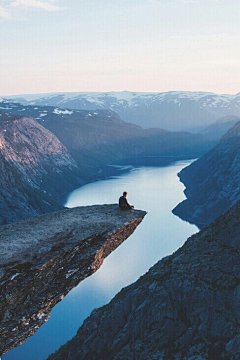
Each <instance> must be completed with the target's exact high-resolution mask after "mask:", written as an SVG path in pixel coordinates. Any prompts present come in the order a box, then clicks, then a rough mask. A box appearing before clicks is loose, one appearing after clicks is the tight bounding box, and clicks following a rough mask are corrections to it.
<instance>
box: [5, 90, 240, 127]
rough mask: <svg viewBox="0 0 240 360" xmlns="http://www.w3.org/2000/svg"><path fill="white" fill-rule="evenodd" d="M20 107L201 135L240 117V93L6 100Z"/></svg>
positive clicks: (87, 94)
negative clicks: (109, 114) (113, 117)
mask: <svg viewBox="0 0 240 360" xmlns="http://www.w3.org/2000/svg"><path fill="white" fill-rule="evenodd" d="M6 98H8V99H12V100H14V101H15V102H20V103H22V104H24V105H41V106H55V107H61V108H70V109H76V110H98V109H105V110H112V111H115V112H116V113H117V114H118V115H119V116H120V117H121V118H122V119H123V120H125V121H127V122H130V123H133V124H136V125H140V126H142V127H144V128H155V127H160V128H163V129H166V130H171V131H192V132H198V131H202V130H203V129H204V128H206V127H207V126H208V125H210V124H211V123H213V122H214V121H216V120H217V119H219V118H221V117H223V116H229V115H234V116H240V93H238V94H236V95H226V94H223V95H219V94H214V93H211V92H190V91H170V92H162V93H138V92H129V91H122V92H85V93H84V92H82V93H77V92H73V93H64V92H63V93H50V94H33V95H16V96H9V97H6Z"/></svg>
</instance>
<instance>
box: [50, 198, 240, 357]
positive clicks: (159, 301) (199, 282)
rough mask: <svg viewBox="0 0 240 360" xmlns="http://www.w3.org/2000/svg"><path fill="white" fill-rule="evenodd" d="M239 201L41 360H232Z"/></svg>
mask: <svg viewBox="0 0 240 360" xmlns="http://www.w3.org/2000/svg"><path fill="white" fill-rule="evenodd" d="M239 220H240V203H238V204H237V205H235V206H234V207H233V208H231V209H230V210H229V211H228V212H227V213H226V214H225V215H223V216H221V217H219V218H218V219H217V220H216V221H215V222H214V223H213V224H211V225H210V226H208V227H206V228H205V229H204V230H202V231H201V232H199V233H198V234H196V235H194V236H192V237H191V238H189V239H188V240H187V242H186V243H185V244H184V245H183V247H182V248H180V249H179V250H178V251H177V252H175V253H174V254H173V255H171V256H168V257H166V258H164V259H163V260H161V261H159V262H158V263H157V264H156V265H155V266H153V267H152V268H151V269H150V270H149V272H148V273H146V274H145V275H144V276H142V277H141V278H140V279H139V280H138V281H137V282H135V283H134V284H132V285H130V286H128V287H126V288H124V289H123V290H122V291H121V292H120V293H119V294H118V295H117V296H116V297H115V298H114V299H113V300H112V301H111V302H110V303H109V304H108V305H106V306H104V307H102V308H100V309H98V310H94V311H93V312H92V314H91V315H90V317H89V318H88V319H86V320H85V322H84V323H83V325H82V327H81V328H80V329H79V331H78V333H77V335H76V336H75V337H74V338H73V339H72V340H71V341H69V342H68V343H67V344H66V345H64V346H62V347H61V348H60V350H58V351H57V352H56V353H55V354H53V355H51V356H50V357H49V360H68V359H69V360H75V359H82V360H84V359H86V360H87V359H88V360H89V359H91V360H94V359H96V360H101V359H102V360H110V359H115V360H125V359H129V360H136V359H138V360H146V359H149V360H152V359H171V360H175V359H176V360H177V359H182V360H190V359H191V360H196V359H198V360H203V359H211V360H213V359H214V360H216V359H217V360H220V359H224V360H230V359H231V360H236V359H239V358H240V353H239V351H240V339H239V335H238V334H239V325H238V324H239V320H240V319H239V308H240V285H239V274H240V261H239V250H240V249H239V244H240V242H239V240H240V238H239V234H240V221H239Z"/></svg>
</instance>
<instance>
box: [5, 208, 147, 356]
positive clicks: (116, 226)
mask: <svg viewBox="0 0 240 360" xmlns="http://www.w3.org/2000/svg"><path fill="white" fill-rule="evenodd" d="M145 214H146V213H145V212H143V211H140V210H132V211H126V212H122V211H121V210H119V208H118V206H117V205H98V206H86V207H78V208H74V209H66V210H63V211H58V212H55V213H51V214H47V215H42V216H38V217H35V218H31V219H29V220H26V221H22V222H19V223H17V224H13V225H6V226H4V227H2V228H1V229H0V334H1V345H0V355H2V354H4V353H5V352H7V351H9V350H10V349H11V348H13V347H15V346H17V345H20V344H21V343H23V342H24V341H25V340H26V339H27V338H28V337H29V336H30V335H33V334H34V333H35V332H36V331H37V329H38V328H39V327H40V326H41V325H42V324H43V323H44V322H45V321H47V320H48V318H49V317H50V313H51V310H52V308H53V307H54V306H55V305H56V304H57V303H58V302H59V301H60V300H62V299H63V297H64V296H65V295H66V294H67V293H68V292H69V291H70V290H71V289H72V288H73V287H75V286H76V285H78V284H79V282H80V281H82V280H84V279H85V278H86V277H88V276H89V275H91V274H93V273H94V272H95V271H96V270H97V269H98V268H99V267H100V266H101V264H102V262H103V260H104V258H106V257H107V256H108V255H109V254H110V253H111V252H112V251H113V250H115V249H116V248H117V247H118V246H119V245H120V244H121V243H122V242H123V241H124V240H126V239H127V238H128V237H129V236H130V235H131V234H132V233H133V231H134V230H135V228H136V227H137V226H138V225H139V223H140V222H141V221H142V219H143V218H144V216H145Z"/></svg>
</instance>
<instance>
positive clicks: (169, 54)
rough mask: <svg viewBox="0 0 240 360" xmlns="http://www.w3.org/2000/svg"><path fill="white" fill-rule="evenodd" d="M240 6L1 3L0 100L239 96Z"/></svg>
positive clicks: (91, 0) (46, 0)
mask: <svg viewBox="0 0 240 360" xmlns="http://www.w3.org/2000/svg"><path fill="white" fill-rule="evenodd" d="M239 19H240V1H239V0H111V1H110V0H68V1H65V0H0V31H1V37H0V46H1V47H0V48H1V52H0V80H1V81H0V95H10V94H20V93H41V92H56V91H113V90H116V91H121V90H130V91H159V92H161V91H169V90H191V91H192V90H193V91H194V90H202V91H213V92H217V93H237V92H240V86H239V84H240V46H239V44H240V21H239Z"/></svg>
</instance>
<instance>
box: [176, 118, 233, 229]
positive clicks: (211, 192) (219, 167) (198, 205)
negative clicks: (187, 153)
mask: <svg viewBox="0 0 240 360" xmlns="http://www.w3.org/2000/svg"><path fill="white" fill-rule="evenodd" d="M178 175H179V178H180V180H181V181H182V182H183V183H184V185H185V186H186V189H185V194H186V197H187V199H186V200H184V201H183V202H182V203H180V204H179V205H178V206H177V207H175V209H174V210H173V213H174V214H176V215H178V216H179V217H181V218H182V219H184V220H187V221H189V222H191V223H194V224H197V225H198V227H199V228H202V227H203V226H205V225H207V224H210V223H211V222H212V221H213V220H214V219H215V218H216V217H217V216H219V215H221V214H223V213H224V212H226V211H227V210H228V209H229V208H230V207H231V206H233V205H234V204H235V203H236V202H237V201H239V200H240V185H239V184H240V122H238V123H237V124H236V125H234V127H232V128H231V129H230V130H229V131H228V132H227V134H226V135H224V136H223V138H222V139H221V141H220V142H219V144H218V145H216V146H215V147H214V148H213V149H212V150H210V151H209V152H208V153H206V154H205V155H203V156H202V157H201V158H200V159H198V160H197V161H195V162H194V163H192V164H191V165H190V166H188V167H186V168H185V169H183V170H182V171H181V172H180V173H179V174H178Z"/></svg>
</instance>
